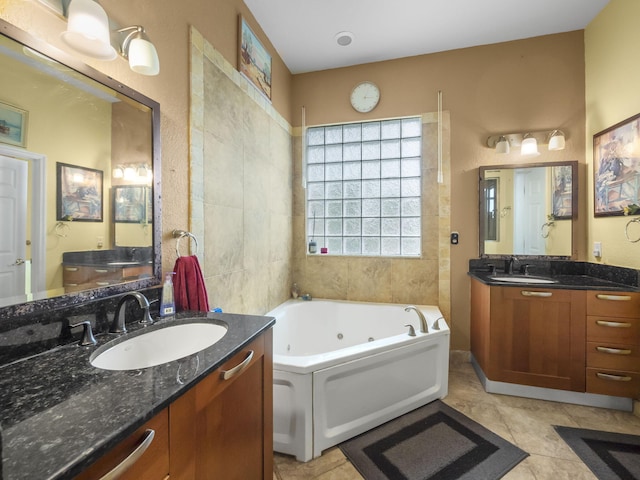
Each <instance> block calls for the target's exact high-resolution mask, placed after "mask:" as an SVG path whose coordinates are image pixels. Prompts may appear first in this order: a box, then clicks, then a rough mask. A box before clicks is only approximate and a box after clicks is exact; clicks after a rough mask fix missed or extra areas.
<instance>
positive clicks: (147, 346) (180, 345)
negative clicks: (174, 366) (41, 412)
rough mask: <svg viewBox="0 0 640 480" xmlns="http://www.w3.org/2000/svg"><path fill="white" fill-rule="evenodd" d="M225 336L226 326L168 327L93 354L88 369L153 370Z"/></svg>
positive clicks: (197, 324) (191, 324) (194, 324)
mask: <svg viewBox="0 0 640 480" xmlns="http://www.w3.org/2000/svg"><path fill="white" fill-rule="evenodd" d="M226 333H227V327H226V326H223V325H216V324H213V323H203V322H199V323H182V324H179V325H170V326H167V327H163V328H158V329H155V330H151V331H149V332H146V333H143V334H141V335H137V336H135V337H131V338H129V339H128V340H125V341H123V342H120V343H116V344H115V345H114V346H112V347H109V348H107V349H106V350H104V351H100V350H97V351H96V352H95V353H94V354H93V355H92V356H91V357H92V358H91V365H93V366H94V367H97V368H102V369H104V370H137V369H139V368H147V367H153V366H155V365H161V364H163V363H167V362H171V361H173V360H178V359H179V358H182V357H186V356H188V355H191V354H193V353H196V352H199V351H200V350H204V349H205V348H207V347H210V346H211V345H213V344H214V343H216V342H217V341H219V340H220V339H221V338H222V337H224V336H225V334H226ZM107 345H108V344H107Z"/></svg>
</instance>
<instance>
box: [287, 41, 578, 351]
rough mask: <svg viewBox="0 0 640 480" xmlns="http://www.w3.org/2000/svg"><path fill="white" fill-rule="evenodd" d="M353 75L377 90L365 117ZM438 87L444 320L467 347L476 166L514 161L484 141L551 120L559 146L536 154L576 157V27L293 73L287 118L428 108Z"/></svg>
mask: <svg viewBox="0 0 640 480" xmlns="http://www.w3.org/2000/svg"><path fill="white" fill-rule="evenodd" d="M362 80H371V81H373V82H374V83H376V84H377V85H378V86H379V87H380V88H381V91H382V94H381V100H380V104H379V106H378V107H377V108H376V109H375V110H373V112H371V113H369V114H365V115H362V114H358V113H356V112H355V111H354V110H353V109H352V108H351V107H350V105H349V93H350V91H351V89H352V88H353V86H354V85H355V84H356V83H357V82H359V81H362ZM438 90H442V92H443V98H444V101H443V103H444V109H445V110H447V111H448V112H449V113H450V121H451V139H450V141H451V227H450V228H451V230H452V231H457V232H459V233H460V243H459V245H457V246H451V283H450V289H451V290H450V291H451V316H450V318H449V319H448V320H449V321H450V323H451V324H452V325H451V327H452V343H451V346H452V348H454V349H463V350H468V349H469V279H468V277H467V274H466V273H467V270H468V261H469V259H470V258H476V257H477V256H478V215H479V212H478V167H479V166H483V165H494V164H499V163H506V164H514V163H519V162H521V161H522V160H521V159H520V158H519V155H518V154H517V153H511V154H509V155H501V156H497V155H495V154H494V152H493V150H491V149H489V148H487V147H486V146H485V143H484V142H485V141H486V138H487V137H488V136H489V135H491V134H496V133H511V132H526V131H527V130H533V131H535V130H548V129H552V128H560V129H562V130H563V131H564V132H565V133H567V148H566V149H565V150H563V151H560V152H548V151H544V149H541V151H542V154H541V155H540V156H539V157H536V160H535V161H536V162H547V161H564V160H578V161H579V162H584V158H585V156H584V145H585V138H584V118H585V108H584V47H583V32H582V31H576V32H570V33H565V34H559V35H549V36H544V37H537V38H532V39H527V40H522V41H517V42H508V43H501V44H496V45H487V46H481V47H474V48H467V49H462V50H455V51H450V52H443V53H437V54H432V55H423V56H416V57H410V58H404V59H399V60H392V61H388V62H379V63H375V64H367V65H360V66H355V67H349V68H341V69H335V70H327V71H323V72H315V73H308V74H302V75H296V76H295V77H294V80H293V99H292V106H293V112H294V114H293V118H294V125H296V126H297V125H300V111H301V107H302V106H304V107H305V110H306V123H307V125H318V124H325V123H337V122H349V121H356V120H362V119H374V118H387V117H397V116H408V115H416V114H420V113H422V112H432V111H435V110H436V109H437V91H438ZM582 208H584V206H582ZM583 219H584V216H581V218H580V219H579V221H580V222H584V220H583ZM580 244H581V245H583V244H584V239H581V240H580ZM580 251H584V247H582V246H580ZM365 278H366V271H365V272H363V273H362V275H361V277H360V279H354V280H353V281H354V282H358V281H360V282H362V283H364V282H365V280H364V279H365ZM407 281H408V282H411V281H412V278H407ZM310 288H311V287H310ZM345 294H346V293H345Z"/></svg>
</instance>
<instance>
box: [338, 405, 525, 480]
mask: <svg viewBox="0 0 640 480" xmlns="http://www.w3.org/2000/svg"><path fill="white" fill-rule="evenodd" d="M340 449H341V450H342V452H343V453H344V454H345V455H346V457H347V458H348V459H349V460H350V461H351V463H352V464H353V465H354V466H355V467H356V469H357V470H358V471H359V472H360V474H361V475H362V476H363V477H364V478H365V479H366V480H427V479H434V480H435V479H437V480H454V479H465V480H479V479H482V480H493V479H498V478H501V477H502V476H503V475H505V474H506V473H507V472H508V471H509V470H511V469H512V468H513V467H515V466H516V465H517V464H518V463H520V462H521V461H522V460H524V459H525V458H526V457H527V456H529V454H528V453H526V452H525V451H523V450H521V449H519V448H518V447H516V446H515V445H513V444H511V443H509V442H507V441H506V440H505V439H503V438H502V437H499V436H498V435H496V434H495V433H493V432H490V431H489V430H487V429H486V428H484V427H483V426H482V425H480V424H479V423H476V422H474V421H473V420H471V419H470V418H469V417H467V416H465V415H463V414H462V413H460V412H458V411H457V410H454V409H453V408H451V407H449V406H448V405H445V404H444V403H443V402H441V401H440V400H436V401H435V402H432V403H429V404H428V405H425V406H424V407H420V408H418V409H416V410H414V411H412V412H409V413H407V414H406V415H403V416H401V417H399V418H396V419H395V420H391V421H390V422H387V423H385V424H383V425H381V426H379V427H377V428H374V429H373V430H369V431H368V432H366V433H363V434H362V435H360V436H358V437H355V438H352V439H351V440H348V441H346V442H344V443H341V444H340Z"/></svg>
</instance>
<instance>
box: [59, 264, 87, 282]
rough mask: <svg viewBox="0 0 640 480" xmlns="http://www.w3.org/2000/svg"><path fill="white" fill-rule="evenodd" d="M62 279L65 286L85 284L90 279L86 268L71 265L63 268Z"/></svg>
mask: <svg viewBox="0 0 640 480" xmlns="http://www.w3.org/2000/svg"><path fill="white" fill-rule="evenodd" d="M62 278H63V279H64V283H65V284H80V283H85V282H86V281H87V279H88V278H89V272H88V271H87V269H86V268H85V267H76V266H73V265H69V266H65V267H63V268H62Z"/></svg>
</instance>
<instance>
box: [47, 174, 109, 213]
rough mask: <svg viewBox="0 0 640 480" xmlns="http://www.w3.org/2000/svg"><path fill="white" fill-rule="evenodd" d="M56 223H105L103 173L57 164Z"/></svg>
mask: <svg viewBox="0 0 640 480" xmlns="http://www.w3.org/2000/svg"><path fill="white" fill-rule="evenodd" d="M56 174H57V177H56V180H57V192H56V220H63V221H71V220H73V221H78V222H102V220H103V219H102V210H103V208H102V175H103V172H102V170H95V169H93V168H85V167H78V166H76V165H68V164H66V163H60V162H57V163H56Z"/></svg>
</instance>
